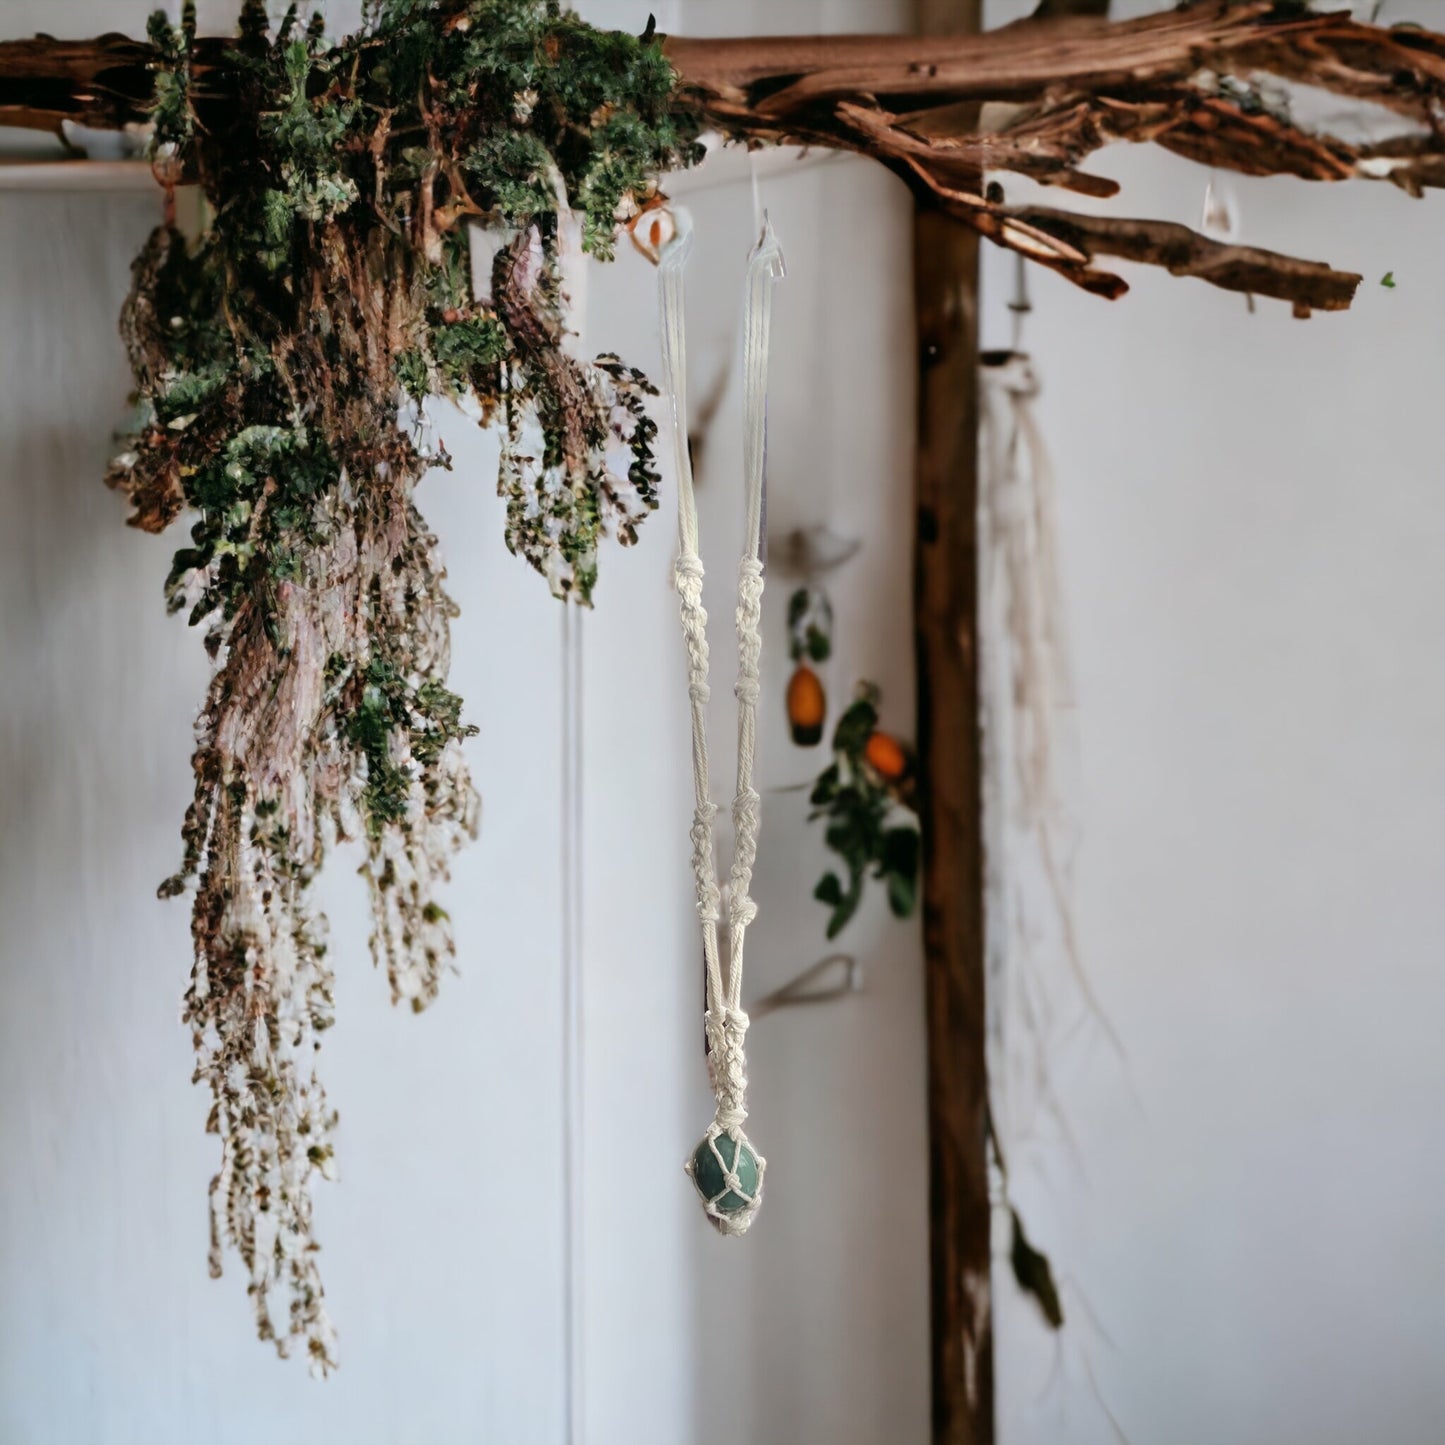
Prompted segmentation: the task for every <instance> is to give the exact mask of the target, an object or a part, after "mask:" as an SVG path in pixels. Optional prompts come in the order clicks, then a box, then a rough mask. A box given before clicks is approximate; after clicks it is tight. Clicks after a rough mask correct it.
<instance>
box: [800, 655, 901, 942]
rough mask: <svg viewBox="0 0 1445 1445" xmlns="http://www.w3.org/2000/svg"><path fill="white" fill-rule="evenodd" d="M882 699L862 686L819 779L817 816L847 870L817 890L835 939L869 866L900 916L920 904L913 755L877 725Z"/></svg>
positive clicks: (827, 878) (829, 877)
mask: <svg viewBox="0 0 1445 1445" xmlns="http://www.w3.org/2000/svg"><path fill="white" fill-rule="evenodd" d="M879 701H880V694H879V691H878V688H877V687H875V686H874V685H873V684H872V683H869V682H864V683H860V684H859V686H858V696H857V699H856V700H855V701H854V702H853V704H852V706H851V707H849V708H848V710H847V711H846V712H845V713H844V714H843V716H842V717H840V718H839V719H838V725H837V727H836V728H834V729H833V761H832V762H831V763H830V764H829V765H828V766H827V767H826V768H824V769H823V771H822V772H821V773H820V774H819V775H818V780H817V782H816V783H814V784H813V792H812V797H811V802H812V804H813V807H814V809H815V811H814V812H813V814H812V817H813V818H814V819H818V818H823V819H826V820H827V829H826V831H825V833H824V838H825V839H826V841H827V844H828V847H829V848H831V849H832V850H833V852H835V853H836V854H838V856H839V858H840V859H841V860H842V862H843V867H844V870H845V872H846V875H847V876H846V878H843V877H840V876H839V875H838V874H837V873H835V872H831V871H830V872H828V873H825V874H824V875H823V876H822V878H820V879H819V880H818V886H817V887H816V888H815V889H814V890H813V897H814V898H816V899H817V900H818V902H819V903H822V904H824V905H826V906H827V907H828V908H830V909H831V910H832V912H831V914H830V916H829V918H828V937H829V938H836V937H837V936H838V934H840V933H841V932H842V931H843V929H844V928H845V927H846V926H847V925H848V923H849V922H850V920H851V919H852V917H853V915H854V914H855V913H856V912H857V911H858V905H859V904H860V903H861V902H862V901H863V887H864V884H865V883H866V881H867V879H868V877H869V876H870V870H871V876H872V877H874V878H877V879H879V880H880V881H881V882H882V883H883V884H884V886H885V887H886V888H887V890H888V906H889V908H890V909H892V911H893V913H894V915H895V917H898V918H907V917H908V916H909V915H910V914H912V912H913V910H914V908H915V907H916V906H917V903H918V854H919V835H918V820H917V817H916V816H915V814H914V813H913V811H912V796H913V789H914V782H915V780H914V763H913V755H912V752H911V750H910V749H909V748H908V747H907V746H905V745H904V744H903V743H901V742H900V741H899V740H898V739H897V738H895V737H894V736H893V734H892V733H886V732H883V731H882V730H881V729H880V728H879V726H878V705H879Z"/></svg>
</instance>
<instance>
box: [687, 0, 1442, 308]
mask: <svg viewBox="0 0 1445 1445" xmlns="http://www.w3.org/2000/svg"><path fill="white" fill-rule="evenodd" d="M668 52H669V54H670V55H671V57H672V59H673V61H674V63H675V64H676V65H677V67H678V69H679V71H680V72H681V74H682V75H683V77H684V80H685V82H686V83H687V84H688V86H689V87H690V88H691V92H692V94H693V96H694V98H695V99H696V100H697V102H698V103H699V104H700V105H701V106H702V108H703V110H704V111H705V113H706V114H707V116H708V117H709V119H710V120H711V121H712V122H713V124H715V125H716V126H717V127H718V128H719V129H721V130H723V131H724V132H726V133H727V134H729V135H732V136H735V137H738V138H740V139H745V140H749V141H791V142H794V143H799V144H803V145H819V146H832V147H843V148H846V149H849V150H854V151H858V152H860V153H862V154H865V155H870V156H873V157H875V158H876V159H878V160H881V161H882V162H883V163H884V164H886V165H888V166H889V167H891V168H892V169H893V170H895V171H896V172H898V174H900V175H902V176H903V177H904V178H905V179H906V180H907V181H908V183H909V184H910V185H911V186H913V187H914V189H915V190H917V191H919V192H921V193H923V194H925V195H930V196H932V197H933V198H934V199H936V201H937V202H938V203H939V204H940V205H941V206H943V207H944V208H945V209H946V210H948V211H949V212H951V213H952V214H954V215H955V216H957V217H958V218H959V219H961V220H963V221H965V222H967V224H969V225H970V226H972V227H974V229H975V230H977V231H979V232H980V233H981V234H983V235H985V236H987V237H989V239H990V240H993V241H996V242H998V243H999V244H1001V245H1004V246H1008V247H1010V248H1012V249H1014V250H1017V251H1021V252H1023V253H1024V254H1025V255H1027V256H1029V257H1031V258H1032V259H1034V260H1036V261H1040V262H1042V263H1043V264H1044V265H1047V266H1050V267H1052V268H1053V269H1055V270H1057V271H1059V272H1061V273H1062V274H1064V275H1065V276H1067V277H1069V279H1070V280H1073V281H1075V282H1077V283H1078V284H1080V285H1082V286H1084V287H1086V288H1087V289H1088V290H1090V291H1094V292H1096V293H1098V294H1100V295H1104V296H1111V297H1112V296H1118V295H1120V294H1122V293H1123V292H1124V291H1125V290H1126V289H1127V287H1126V285H1125V283H1124V282H1123V281H1122V280H1121V279H1120V278H1119V277H1117V276H1115V275H1112V274H1110V273H1108V272H1107V271H1101V270H1099V269H1097V268H1096V267H1095V265H1094V264H1093V263H1094V261H1095V259H1096V258H1098V257H1101V256H1117V257H1120V258H1121V259H1125V260H1130V261H1137V262H1143V263H1146V264H1150V265H1159V266H1163V267H1165V268H1166V269H1168V270H1169V271H1171V272H1173V273H1175V274H1176V275H1191V276H1198V277H1200V278H1201V279H1203V280H1207V281H1210V282H1211V283H1213V284H1214V285H1216V286H1223V287H1225V288H1226V289H1229V290H1234V291H1246V292H1250V293H1253V294H1258V295H1262V296H1273V297H1278V298H1280V299H1281V300H1285V301H1288V302H1290V303H1291V304H1292V305H1293V306H1294V308H1295V310H1296V312H1297V313H1299V314H1302V315H1308V314H1309V312H1310V311H1311V310H1315V309H1319V310H1339V309H1341V308H1343V307H1346V306H1348V305H1349V303H1350V299H1351V297H1352V296H1353V294H1354V291H1355V288H1356V286H1357V285H1358V284H1359V279H1360V278H1359V277H1358V276H1354V275H1351V274H1348V273H1345V272H1339V271H1335V270H1332V269H1331V268H1330V267H1329V266H1327V265H1323V264H1321V263H1318V262H1312V261H1301V260H1297V259H1295V258H1293V257H1289V256H1282V255H1279V254H1277V253H1274V252H1270V251H1263V250H1257V249H1254V248H1249V247H1241V246H1229V245H1222V244H1220V243H1219V242H1216V241H1213V240H1210V239H1209V238H1207V237H1204V236H1201V235H1199V234H1197V233H1195V232H1193V231H1191V230H1190V229H1189V228H1188V227H1185V226H1179V225H1172V224H1166V223H1163V222H1159V221H1146V220H1131V219H1127V218H1125V217H1109V218H1107V219H1105V218H1101V217H1097V216H1085V215H1077V214H1072V213H1068V212H1063V211H1054V210H1048V209H1045V208H1038V207H1010V206H1009V205H1008V204H1007V203H1006V201H1005V199H1004V197H1003V195H1002V188H1001V187H1000V186H998V185H993V186H988V185H986V183H985V179H984V177H985V175H986V173H987V174H992V175H998V174H999V173H1002V172H1011V173H1013V174H1016V175H1021V176H1026V177H1028V178H1029V179H1031V180H1033V181H1036V182H1040V183H1042V184H1044V185H1053V186H1058V187H1060V188H1061V189H1064V190H1072V191H1075V192H1080V193H1083V194H1086V195H1091V196H1096V197H1109V196H1112V195H1113V194H1114V193H1115V192H1116V191H1117V190H1118V187H1117V185H1116V184H1115V183H1114V182H1113V181H1111V180H1108V179H1106V178H1104V177H1101V176H1096V175H1092V174H1090V173H1089V172H1087V171H1085V170H1083V169H1081V166H1082V164H1083V163H1084V162H1085V161H1086V160H1087V158H1088V157H1089V156H1090V155H1092V154H1093V153H1094V152H1095V151H1097V150H1099V149H1101V148H1102V147H1103V146H1106V145H1109V144H1111V143H1113V142H1115V141H1153V142H1155V143H1156V144H1158V145H1160V146H1163V147H1164V148H1165V149H1167V150H1171V151H1173V152H1175V153H1176V154H1179V155H1182V156H1185V157H1187V158H1188V159H1190V160H1194V161H1198V162H1200V163H1201V164H1204V165H1208V166H1217V167H1220V168H1222V169H1227V170H1233V171H1239V172H1242V173H1244V174H1247V175H1254V176H1266V175H1290V176H1297V177H1300V178H1302V179H1305V180H1322V181H1337V180H1346V179H1350V178H1360V179H1369V180H1381V179H1384V180H1390V181H1393V182H1394V183H1395V184H1396V185H1398V186H1401V187H1402V188H1404V189H1405V190H1407V191H1409V192H1410V193H1411V194H1415V195H1418V194H1420V192H1421V191H1422V190H1423V189H1425V188H1426V187H1429V186H1439V185H1442V184H1445V133H1442V123H1445V37H1442V36H1439V35H1434V34H1431V33H1429V32H1426V31H1422V30H1415V29H1404V28H1402V29H1395V30H1386V29H1381V28H1379V27H1376V26H1371V25H1363V24H1359V23H1357V22H1356V21H1354V20H1352V19H1351V18H1350V17H1349V16H1348V15H1322V14H1315V13H1312V12H1309V11H1306V10H1302V9H1300V8H1299V7H1298V6H1292V5H1284V4H1276V3H1274V0H1245V3H1242V4H1241V3H1229V0H1206V3H1200V4H1195V5H1191V6H1188V7H1185V8H1182V9H1179V10H1174V11H1168V12H1166V13H1164V14H1160V15H1151V16H1148V17H1146V18H1144V19H1142V20H1134V21H1128V22H1124V23H1120V24H1110V23H1109V22H1107V21H1106V20H1102V19H1094V18H1087V17H1081V18H1067V19H1060V20H1055V21H1048V20H1042V21H1041V20H1025V21H1020V22H1018V23H1017V24H1015V25H1010V26H1006V27H1004V28H1003V29H1000V30H995V31H991V32H989V33H987V34H984V35H976V36H949V37H936V38H923V39H920V38H918V37H913V36H834V37H827V38H808V39H803V38H781V39H761V40H732V41H713V40H689V39H683V38H673V39H671V40H669V41H668ZM1259 77H1273V78H1275V79H1277V80H1281V81H1287V82H1293V83H1299V84H1305V85H1309V86H1312V87H1315V88H1317V89H1320V90H1324V91H1328V92H1332V93H1334V94H1336V95H1339V96H1341V97H1344V98H1346V99H1348V100H1351V101H1359V102H1368V103H1370V104H1371V105H1374V106H1379V107H1383V108H1384V109H1385V110H1386V111H1388V112H1391V113H1393V116H1394V117H1396V118H1397V123H1398V124H1400V125H1401V126H1403V127H1404V129H1403V131H1402V132H1401V133H1400V134H1398V135H1396V136H1393V137H1392V138H1391V139H1389V140H1387V141H1385V142H1382V143H1379V144H1375V145H1359V144H1355V143H1351V142H1349V141H1346V140H1344V139H1341V138H1339V137H1337V136H1333V135H1328V134H1315V133H1312V132H1310V131H1308V130H1306V129H1304V128H1303V127H1302V126H1300V125H1298V124H1296V123H1295V122H1293V121H1292V120H1291V119H1290V118H1289V115H1288V113H1287V112H1286V111H1285V110H1284V109H1283V108H1282V107H1281V106H1280V105H1278V104H1277V103H1275V102H1273V101H1272V100H1271V99H1270V98H1268V97H1266V96H1265V95H1263V94H1262V93H1261V91H1260V89H1259V85H1258V78H1259Z"/></svg>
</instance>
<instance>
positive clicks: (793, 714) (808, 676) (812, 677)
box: [787, 582, 833, 748]
mask: <svg viewBox="0 0 1445 1445" xmlns="http://www.w3.org/2000/svg"><path fill="white" fill-rule="evenodd" d="M788 650H789V653H790V655H791V657H792V659H793V661H794V662H795V663H796V664H797V666H796V667H795V668H794V669H793V676H792V678H791V679H790V680H789V682H788V697H787V701H788V729H789V731H790V732H791V733H792V737H793V741H794V742H795V743H796V744H797V745H798V746H799V747H800V748H811V747H816V746H817V745H818V744H819V743H820V742H821V741H822V740H823V722H824V720H825V719H826V717H827V716H828V694H827V690H826V689H825V688H824V686H823V680H822V678H820V677H819V676H818V674H817V673H816V672H815V671H814V670H813V668H812V667H811V666H810V664H811V663H818V664H819V665H821V664H822V663H825V662H827V660H828V659H829V658H830V657H831V656H832V655H833V604H832V603H831V602H829V601H828V594H827V593H826V592H824V591H823V589H822V588H821V587H820V586H818V585H817V584H816V583H811V582H809V583H805V584H804V585H803V586H801V587H799V588H798V589H797V590H796V591H794V593H793V595H792V596H791V597H790V598H789V599H788Z"/></svg>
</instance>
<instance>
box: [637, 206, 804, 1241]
mask: <svg viewBox="0 0 1445 1445" xmlns="http://www.w3.org/2000/svg"><path fill="white" fill-rule="evenodd" d="M691 250H692V231H691V226H690V224H689V223H688V219H687V217H686V214H685V213H681V212H680V213H679V214H678V216H677V234H676V236H675V237H674V238H673V240H672V241H670V242H669V243H668V245H667V246H666V247H665V248H664V250H663V253H662V258H661V262H660V265H659V293H660V303H661V312H662V369H663V380H664V388H665V390H666V392H667V396H668V400H669V404H670V407H671V410H672V440H673V460H674V470H675V472H676V475H677V562H676V564H675V567H674V573H675V576H676V579H677V594H678V599H679V605H680V611H681V616H682V632H683V640H684V642H685V643H686V646H687V657H688V687H687V690H688V697H689V699H690V702H691V709H692V778H693V821H692V830H691V838H692V868H693V878H694V881H695V885H696V901H697V912H698V918H699V920H700V921H701V924H702V943H703V959H704V963H705V966H706V975H707V989H706V991H707V1015H706V1021H705V1028H706V1035H707V1042H708V1060H709V1069H710V1073H711V1075H712V1086H713V1095H714V1098H715V1099H716V1101H717V1108H716V1111H715V1113H714V1115H713V1122H712V1124H711V1125H710V1126H709V1128H708V1132H707V1135H706V1137H705V1139H704V1141H703V1144H702V1145H701V1146H699V1152H701V1151H703V1150H707V1151H710V1152H711V1155H712V1158H713V1160H714V1161H715V1163H716V1165H717V1166H718V1173H719V1175H720V1176H721V1178H722V1180H723V1182H724V1184H725V1186H726V1189H725V1191H724V1192H722V1193H721V1194H720V1195H719V1197H718V1198H708V1197H707V1195H706V1192H704V1204H705V1207H706V1209H707V1213H708V1217H709V1218H710V1219H711V1220H712V1222H713V1223H714V1224H715V1225H716V1226H717V1227H718V1229H720V1230H721V1231H722V1232H723V1233H724V1234H742V1233H744V1232H745V1231H746V1229H747V1228H748V1226H749V1224H751V1223H752V1218H753V1215H754V1214H755V1213H756V1211H757V1206H758V1204H759V1203H760V1202H761V1200H762V1178H763V1169H764V1165H765V1161H764V1160H763V1159H762V1158H761V1156H758V1155H756V1154H755V1152H754V1151H753V1150H752V1146H751V1145H750V1144H749V1143H748V1140H747V1136H746V1134H744V1133H743V1128H742V1125H743V1121H744V1120H745V1119H746V1118H747V1112H748V1111H747V1060H746V1056H745V1053H744V1040H745V1038H746V1035H747V1028H748V1016H747V1014H746V1013H745V1012H744V1011H743V1009H742V1006H741V1000H742V981H743V939H744V935H745V934H746V932H747V927H748V924H750V923H751V922H752V921H753V919H754V918H755V917H756V916H757V905H756V903H754V902H753V900H752V898H751V897H750V895H749V892H748V890H749V888H750V887H751V884H752V874H753V864H754V863H755V862H756V860H757V849H758V825H759V814H758V802H759V800H758V794H757V791H756V789H754V787H753V757H754V752H755V749H756V741H757V703H758V690H759V661H760V657H761V653H762V635H761V630H760V628H761V620H762V596H763V564H762V556H761V549H762V542H763V535H762V534H763V485H764V476H765V472H766V452H767V384H768V345H769V337H770V328H771V315H772V284H773V282H774V281H775V280H777V279H779V278H780V277H781V276H782V275H783V274H784V273H783V257H782V251H781V249H780V248H779V246H778V242H777V237H776V236H775V235H774V234H773V229H772V226H771V224H770V223H769V222H768V220H767V217H766V216H764V218H763V229H762V236H761V238H760V240H759V241H758V244H757V245H756V246H755V247H754V248H753V252H752V255H751V256H750V257H749V260H748V289H747V312H746V322H745V327H744V339H743V427H744V452H743V475H744V486H745V496H746V509H747V512H746V530H745V533H744V540H743V555H742V559H741V561H740V562H739V564H738V603H737V636H738V679H737V684H736V686H735V688H734V694H735V695H736V697H737V702H738V767H737V791H736V796H735V797H734V800H733V824H734V834H735V840H734V846H733V861H732V868H731V870H730V872H729V878H728V882H729V887H728V969H727V977H726V979H724V977H723V972H722V966H721V962H720V959H719V955H718V933H717V926H718V920H719V908H720V903H721V895H720V890H719V888H718V881H717V865H716V861H715V850H714V844H713V820H714V818H715V817H716V814H717V808H716V806H715V805H714V803H713V802H712V799H711V797H710V795H709V779H708V750H707V717H706V708H707V702H708V697H709V690H708V646H707V613H706V611H705V610H704V608H703V605H702V586H703V565H702V558H701V557H700V556H699V554H698V524H697V500H696V497H695V495H694V492H693V480H692V462H691V458H690V457H689V455H688V446H687V350H686V338H685V332H684V324H683V269H684V267H685V266H686V264H687V258H688V255H689V253H690V252H691ZM723 1135H726V1136H727V1137H728V1138H729V1139H730V1140H731V1154H730V1155H729V1154H728V1153H727V1152H725V1151H722V1150H720V1149H719V1147H718V1142H717V1141H718V1139H719V1137H720V1136H723ZM745 1156H746V1158H747V1159H756V1165H757V1169H756V1182H755V1183H753V1184H752V1185H751V1187H749V1184H748V1181H747V1180H746V1179H745V1178H743V1177H742V1173H741V1171H742V1169H743V1167H744V1159H745ZM696 1158H697V1156H696V1155H695V1156H694V1158H693V1159H692V1160H690V1161H689V1170H690V1172H693V1174H694V1178H696V1177H697V1175H696V1170H695V1168H694V1167H693V1166H694V1165H695V1163H696ZM700 1187H701V1186H700Z"/></svg>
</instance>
